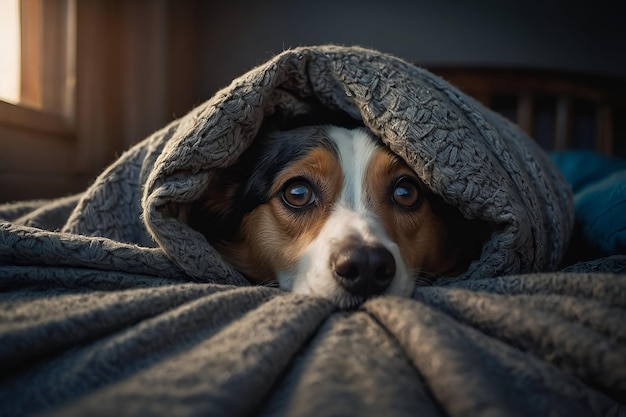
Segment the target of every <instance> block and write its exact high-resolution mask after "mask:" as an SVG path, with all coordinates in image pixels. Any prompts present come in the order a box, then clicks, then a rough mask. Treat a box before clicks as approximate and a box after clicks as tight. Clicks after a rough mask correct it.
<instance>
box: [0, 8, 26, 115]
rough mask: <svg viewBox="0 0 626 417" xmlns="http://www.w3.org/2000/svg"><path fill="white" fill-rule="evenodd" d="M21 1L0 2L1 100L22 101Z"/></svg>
mask: <svg viewBox="0 0 626 417" xmlns="http://www.w3.org/2000/svg"><path fill="white" fill-rule="evenodd" d="M19 9H20V0H0V56H1V57H2V59H1V60H0V100H3V101H8V102H9V103H17V102H19V99H20V57H21V54H20V39H21V37H20V13H19Z"/></svg>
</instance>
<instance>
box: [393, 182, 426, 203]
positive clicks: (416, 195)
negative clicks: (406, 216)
mask: <svg viewBox="0 0 626 417" xmlns="http://www.w3.org/2000/svg"><path fill="white" fill-rule="evenodd" d="M391 199H392V200H393V202H394V203H396V204H397V205H398V206H400V207H402V208H405V209H416V208H418V207H419V205H420V203H421V202H422V193H421V192H420V189H419V187H418V186H417V184H416V183H415V181H413V180H411V179H409V178H406V177H403V178H400V179H399V180H397V181H396V183H395V185H394V187H393V192H392V194H391Z"/></svg>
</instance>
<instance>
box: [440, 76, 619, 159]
mask: <svg viewBox="0 0 626 417" xmlns="http://www.w3.org/2000/svg"><path fill="white" fill-rule="evenodd" d="M428 69H429V70H430V71H432V72H433V73H435V74H437V75H439V76H441V77H443V78H444V79H445V80H447V81H448V82H450V83H451V84H453V85H455V86H457V87H458V88H460V89H461V90H462V91H464V92H465V93H466V94H469V95H471V96H473V97H474V98H476V99H477V100H478V101H480V102H482V103H483V104H485V105H486V106H488V107H490V108H492V109H494V110H496V111H498V112H499V113H501V114H503V115H504V116H506V117H508V118H510V119H511V120H513V121H514V122H515V123H517V124H518V125H519V126H520V127H521V128H523V129H524V130H525V131H526V132H527V133H529V134H530V135H531V136H532V137H533V138H535V139H536V140H537V141H538V142H539V144H540V145H541V146H543V147H544V148H545V149H548V150H564V149H591V150H595V151H598V152H601V153H604V154H608V155H615V156H621V157H626V140H625V139H623V138H624V136H625V135H626V79H622V78H618V77H612V76H602V75H592V74H580V73H566V72H563V71H555V70H554V71H553V70H537V69H520V68H502V67H493V68H489V67H461V66H459V67H443V66H432V67H428Z"/></svg>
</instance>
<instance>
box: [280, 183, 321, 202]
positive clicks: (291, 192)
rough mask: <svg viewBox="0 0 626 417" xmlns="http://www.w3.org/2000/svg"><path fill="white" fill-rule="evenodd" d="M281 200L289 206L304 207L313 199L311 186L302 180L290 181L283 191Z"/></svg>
mask: <svg viewBox="0 0 626 417" xmlns="http://www.w3.org/2000/svg"><path fill="white" fill-rule="evenodd" d="M283 201H284V202H285V203H286V204H287V205H288V206H290V207H294V208H302V207H306V206H308V205H309V204H312V203H313V202H314V201H315V193H313V187H312V186H311V184H309V183H308V182H306V181H303V180H298V181H294V182H291V183H289V184H287V186H286V187H285V189H284V191H283Z"/></svg>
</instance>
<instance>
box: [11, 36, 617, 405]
mask: <svg viewBox="0 0 626 417" xmlns="http://www.w3.org/2000/svg"><path fill="white" fill-rule="evenodd" d="M316 103H319V104H321V105H322V106H325V107H328V108H331V109H334V110H341V111H344V112H346V113H348V114H350V115H352V116H353V117H354V118H357V119H362V120H363V122H364V123H365V124H366V125H367V126H368V127H369V128H370V129H371V130H372V131H373V132H374V133H375V134H377V135H378V136H380V137H381V138H382V139H383V141H384V142H385V143H387V145H388V146H389V147H390V148H391V149H392V150H394V151H395V152H396V153H398V154H399V155H400V156H402V157H403V158H404V159H405V160H406V161H407V162H408V163H409V164H410V165H412V166H413V167H414V168H415V170H416V172H417V173H418V175H420V177H421V178H422V180H423V181H424V183H425V184H427V185H428V186H429V187H430V188H431V189H432V190H433V191H434V192H436V193H438V194H440V195H441V196H442V197H443V198H444V199H445V200H446V201H447V202H449V203H450V204H453V205H455V206H457V207H458V208H459V209H460V210H461V211H462V212H463V213H464V214H465V215H466V216H467V217H470V218H480V219H484V220H487V221H489V222H491V223H493V224H495V225H497V226H498V230H497V232H495V233H494V234H493V236H492V238H491V239H490V240H489V241H488V242H487V244H486V245H485V247H484V249H483V252H482V255H481V257H480V259H479V260H477V261H476V262H474V263H473V264H472V265H471V266H470V268H469V270H468V271H467V272H466V273H465V274H463V275H462V276H460V277H457V278H450V279H446V280H440V281H438V282H437V283H436V284H435V285H434V286H432V287H418V288H416V290H415V292H414V294H413V298H412V299H399V298H394V297H380V298H377V299H373V300H370V301H368V302H366V303H365V304H364V305H363V306H361V307H360V308H359V309H357V310H355V311H337V310H336V309H335V307H334V306H333V305H331V304H330V303H329V302H328V301H326V300H323V299H318V298H313V297H305V296H301V295H296V294H290V293H285V292H282V291H280V290H277V289H274V288H265V287H252V286H249V285H248V283H247V281H245V280H244V279H243V278H242V277H241V275H240V274H239V273H237V272H236V271H234V270H233V269H232V268H231V267H230V266H229V265H228V264H226V263H225V262H224V261H223V260H222V259H221V257H220V256H219V254H218V253H217V252H216V251H215V250H214V249H213V248H212V247H211V246H210V245H209V244H208V243H207V241H206V240H205V239H204V237H203V236H201V235H200V234H199V233H198V232H196V231H195V230H192V229H191V228H190V227H188V226H187V225H186V223H185V219H186V215H187V213H188V210H189V204H190V203H191V202H193V201H194V200H196V199H197V198H199V197H200V196H201V195H202V194H203V192H204V190H205V188H206V185H207V183H208V181H209V180H210V179H211V177H212V175H215V171H216V169H218V168H221V167H225V166H228V165H231V164H233V163H234V162H235V161H237V159H238V158H239V156H240V155H241V153H242V152H243V151H244V150H245V149H246V148H247V147H248V146H249V145H250V143H251V142H252V141H253V140H254V137H255V135H256V132H257V131H258V129H259V127H260V125H261V123H262V121H263V120H264V119H265V118H268V117H275V115H276V114H277V113H280V114H281V115H282V116H285V115H286V116H293V115H296V114H301V113H306V112H309V111H314V110H312V109H314V108H315V105H316ZM572 216H573V214H572V203H571V195H570V191H569V187H568V186H567V184H566V183H565V182H564V180H563V179H562V177H561V175H560V174H559V173H558V171H557V170H556V168H555V167H554V165H553V164H552V163H551V162H550V161H549V159H548V158H547V157H546V155H545V154H544V153H543V152H542V151H541V150H540V149H538V148H537V146H536V145H535V144H534V142H532V141H531V140H530V139H528V138H527V137H526V136H525V135H524V134H523V133H522V132H521V131H520V130H518V129H517V128H516V127H514V126H513V125H512V124H510V123H508V122H507V121H505V120H504V119H502V118H500V117H499V116H497V115H495V114H494V113H492V112H490V111H489V110H487V109H485V108H483V107H482V106H481V105H480V104H478V103H476V102H475V101H473V100H472V99H470V98H468V97H466V96H465V95H463V94H462V93H460V92H459V91H458V90H456V89H455V88H453V87H451V86H450V85H448V84H447V83H445V82H444V81H443V80H441V79H439V78H437V77H435V76H433V75H432V74H430V73H428V72H427V71H425V70H422V69H419V68H416V67H414V66H412V65H410V64H408V63H406V62H404V61H402V60H400V59H397V58H395V57H392V56H389V55H386V54H380V53H378V52H375V51H370V50H365V49H361V48H343V47H337V46H323V47H311V48H300V49H295V50H290V51H285V52H284V53H282V54H280V55H278V56H277V57H275V58H273V59H271V60H270V61H268V62H267V63H265V64H263V65H261V66H259V67H258V68H255V69H253V70H252V71H250V72H249V73H247V74H245V75H243V76H242V77H240V78H238V79H236V80H235V81H233V83H232V84H231V85H230V86H229V87H227V88H225V89H224V90H222V91H220V92H218V93H217V94H216V95H215V96H214V97H213V98H211V99H210V100H209V101H207V102H206V103H204V104H202V105H200V106H199V107H198V108H196V109H195V110H193V111H192V112H190V113H189V114H188V115H186V116H184V117H183V118H181V119H179V120H177V121H175V122H173V123H171V124H170V125H169V126H166V127H165V128H163V129H162V130H160V131H158V132H156V133H155V134H154V135H152V136H151V137H149V138H147V139H146V140H144V141H143V142H140V143H139V144H137V145H136V146H135V147H133V148H132V149H130V150H128V151H127V152H126V153H124V154H123V155H122V156H121V157H120V158H119V159H118V161H117V162H115V163H114V164H112V165H111V166H110V167H109V168H108V169H107V170H105V171H104V172H103V173H102V175H100V176H99V177H98V178H97V179H96V181H95V182H94V183H93V184H92V186H91V187H89V189H87V190H86V191H85V192H84V193H82V194H80V195H78V196H72V197H68V198H64V199H60V200H56V201H48V202H45V201H38V202H27V203H16V204H11V205H5V206H2V207H0V219H2V220H0V358H1V360H0V415H1V416H4V415H6V416H14V415H35V414H41V413H46V414H47V415H63V416H67V415H103V416H104V415H107V416H108V415H116V414H120V415H142V416H143V415H216V416H226V415H228V416H231V415H232V416H234V415H294V416H295V415H298V416H302V415H304V416H306V415H311V416H324V415H359V416H380V415H389V416H407V415H416V414H420V415H421V414H423V415H433V416H435V415H450V416H502V415H524V416H536V415H562V416H574V415H597V416H600V415H619V413H620V412H622V413H624V412H625V411H624V409H623V407H622V406H623V402H624V399H625V398H626V330H625V329H626V327H625V326H624V325H623V323H625V322H626V321H625V320H626V275H620V274H614V273H608V272H617V273H622V274H623V273H624V265H626V257H624V256H615V257H612V258H608V259H604V260H596V261H593V262H588V263H586V264H580V265H577V266H573V267H570V268H569V269H568V271H569V272H549V271H553V270H554V269H556V268H557V266H558V263H559V260H560V259H561V257H562V255H563V253H564V251H565V248H566V246H567V243H568V240H569V236H570V233H571V225H572V222H573V218H572Z"/></svg>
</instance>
